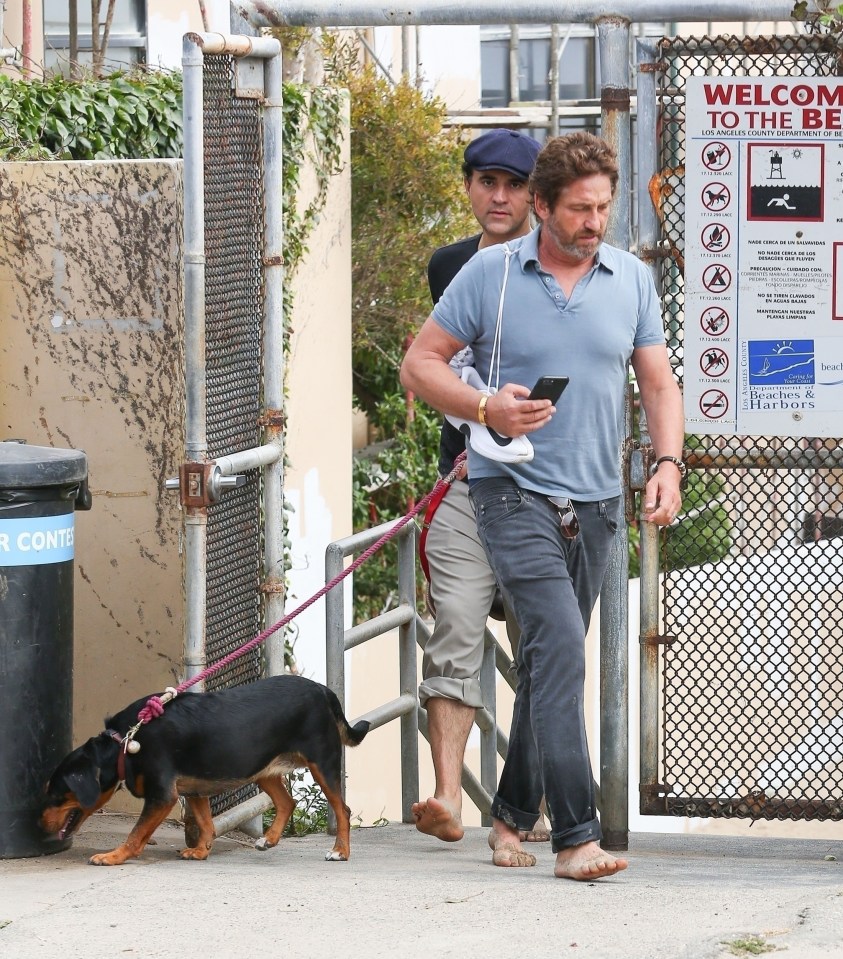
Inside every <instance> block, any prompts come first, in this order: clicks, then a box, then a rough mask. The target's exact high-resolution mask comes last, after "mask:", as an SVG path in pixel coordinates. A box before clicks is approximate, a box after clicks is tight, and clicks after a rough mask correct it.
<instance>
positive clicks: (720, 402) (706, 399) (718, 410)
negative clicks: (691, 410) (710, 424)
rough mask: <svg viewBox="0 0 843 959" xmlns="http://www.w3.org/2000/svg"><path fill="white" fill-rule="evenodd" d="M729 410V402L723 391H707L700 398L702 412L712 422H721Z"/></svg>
mask: <svg viewBox="0 0 843 959" xmlns="http://www.w3.org/2000/svg"><path fill="white" fill-rule="evenodd" d="M728 410H729V400H728V397H727V396H726V394H725V393H724V392H723V391H722V390H706V391H705V393H703V395H702V396H701V397H700V412H701V413H702V414H703V416H707V417H708V418H709V419H710V420H719V419H720V417H721V416H725V415H726V413H727V412H728Z"/></svg>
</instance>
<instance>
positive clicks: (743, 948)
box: [722, 936, 776, 956]
mask: <svg viewBox="0 0 843 959" xmlns="http://www.w3.org/2000/svg"><path fill="white" fill-rule="evenodd" d="M722 945H724V946H726V948H727V949H728V950H729V952H731V953H732V955H733V956H760V955H762V954H763V953H765V952H775V951H776V947H775V946H774V945H772V944H771V943H769V942H767V941H766V940H765V939H764V937H763V936H744V937H743V938H742V939H732V940H730V941H728V942H723V943H722Z"/></svg>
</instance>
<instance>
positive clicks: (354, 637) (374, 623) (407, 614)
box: [345, 603, 416, 651]
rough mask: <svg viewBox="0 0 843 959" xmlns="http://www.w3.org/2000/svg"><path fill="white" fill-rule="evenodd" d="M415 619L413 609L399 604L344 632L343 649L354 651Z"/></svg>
mask: <svg viewBox="0 0 843 959" xmlns="http://www.w3.org/2000/svg"><path fill="white" fill-rule="evenodd" d="M415 618H416V610H415V607H413V606H409V605H407V604H404V603H400V604H399V605H398V606H396V607H395V608H394V609H389V610H387V611H386V612H385V613H381V614H380V615H379V616H375V618H374V619H367V620H366V621H365V622H363V623H358V624H357V625H356V626H352V627H351V628H350V629H347V630H346V631H345V649H346V651H347V650H349V649H354V647H355V646H360V645H361V643H365V642H367V641H368V640H370V639H374V638H375V636H382V635H383V634H384V633H388V632H389V631H390V630H391V629H398V628H400V627H401V626H404V625H405V624H406V623H409V622H410V621H411V620H412V621H414V620H415Z"/></svg>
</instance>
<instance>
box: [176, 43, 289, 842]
mask: <svg viewBox="0 0 843 959" xmlns="http://www.w3.org/2000/svg"><path fill="white" fill-rule="evenodd" d="M212 56H215V57H228V58H231V71H232V87H233V89H232V97H233V98H236V97H238V96H239V97H242V98H244V99H247V100H251V101H255V102H256V103H257V110H258V113H259V122H260V127H261V131H262V136H261V140H262V142H261V144H260V147H261V151H262V155H261V158H260V166H261V170H260V171H259V174H258V175H259V177H260V182H261V186H262V201H263V223H262V224H257V225H255V229H256V230H257V231H259V232H260V234H261V235H260V236H258V237H257V239H256V242H257V245H258V247H259V249H260V252H261V262H260V264H257V265H253V266H256V268H257V269H258V270H259V273H260V275H259V280H258V283H257V284H256V286H259V288H260V294H259V298H260V301H261V302H260V310H261V315H260V316H259V317H255V322H256V323H259V324H260V349H259V353H260V355H259V356H258V357H257V358H256V364H255V365H254V367H253V368H252V369H251V370H250V376H251V377H253V379H254V383H255V385H256V388H257V384H260V389H262V395H261V397H260V403H259V405H260V416H259V417H257V418H256V422H255V423H254V424H253V427H254V433H255V436H257V435H258V434H259V433H261V432H262V436H263V442H262V443H260V444H259V445H255V446H252V447H248V448H245V449H239V450H235V451H232V452H230V453H228V454H227V455H215V456H209V444H208V425H209V422H208V417H209V415H210V411H209V404H208V377H207V373H208V370H207V365H206V364H207V355H208V354H207V348H208V341H207V337H206V332H207V331H206V322H205V320H206V297H205V293H206V265H207V262H208V260H207V258H206V223H205V206H206V194H205V185H206V184H205V173H206V169H205V162H206V158H205V152H206V151H205V147H206V143H205V136H204V130H205V117H204V116H203V89H204V80H203V71H204V68H205V65H206V58H208V57H212ZM182 65H183V71H184V244H183V268H184V291H185V292H184V297H185V462H184V464H183V465H182V466H181V468H180V471H179V478H178V479H177V480H171V481H168V486H169V487H170V488H178V489H179V495H180V500H181V504H182V507H183V509H184V514H185V543H184V547H185V604H186V615H185V649H184V658H185V667H186V672H187V677H186V678H191V677H193V676H195V675H197V674H198V673H200V672H202V670H203V669H204V668H205V666H206V664H207V661H208V652H207V643H206V640H207V607H208V601H209V598H210V593H209V578H208V555H209V544H208V524H209V516H213V511H214V509H215V508H217V509H219V505H218V504H219V503H220V500H221V498H222V497H223V495H226V496H228V497H232V498H236V497H237V496H238V495H239V494H240V487H241V486H244V485H246V483H247V482H248V483H249V484H251V486H252V488H253V490H256V492H255V493H254V495H255V497H256V500H255V503H254V504H253V506H254V510H257V511H259V512H260V513H261V514H262V520H263V522H262V528H261V530H260V535H261V537H262V541H263V562H262V565H263V571H262V581H260V582H256V583H255V585H256V591H257V595H256V596H255V597H254V599H253V602H254V603H256V604H258V610H257V617H259V618H262V619H263V621H264V622H267V621H268V622H277V621H278V620H280V619H281V618H282V617H283V613H284V592H283V576H284V569H283V453H284V448H283V434H282V423H283V412H284V411H283V381H284V380H283V374H284V356H283V306H282V304H283V259H282V256H283V247H282V239H283V230H282V213H281V196H282V180H281V162H282V149H281V144H282V129H283V127H282V100H281V90H282V74H281V45H280V43H279V42H278V41H277V40H275V39H272V38H259V37H226V36H222V35H220V34H195V33H189V34H186V35H185V37H184V40H183V58H182ZM273 198H274V202H273ZM255 484H257V485H255ZM226 490H230V491H231V492H228V493H226V492H225V491H226ZM254 510H253V511H254ZM230 561H231V563H232V565H235V564H236V563H237V562H238V560H237V559H236V558H235V557H233V556H232V557H231V560H230ZM247 562H248V560H247ZM247 574H248V570H247ZM254 578H255V580H259V579H261V577H260V576H259V575H258V574H257V571H256V573H255V577H254ZM210 588H211V589H214V591H215V593H219V591H220V589H221V587H220V585H219V584H211V585H210ZM261 598H263V603H262V604H261V603H260V600H261ZM246 628H247V629H248V628H249V627H248V626H247V627H246ZM232 632H233V630H232ZM253 635H254V634H253V633H252V634H250V635H246V636H244V637H239V638H235V643H236V642H238V641H239V639H241V638H242V640H243V641H246V640H248V639H251V638H252V636H253ZM261 671H262V672H266V673H268V674H269V675H278V674H280V673H282V672H283V671H284V639H283V636H282V635H278V634H275V635H273V636H272V637H270V638H269V639H268V640H267V642H266V646H265V650H264V653H263V668H262V670H261ZM198 686H201V684H197V687H198ZM269 805H271V801H270V800H269V797H267V796H265V795H264V794H262V793H261V794H258V795H257V796H252V798H249V799H247V800H246V801H245V802H241V803H239V804H237V805H234V806H230V807H229V808H225V805H224V804H223V807H222V808H223V810H224V811H223V812H222V813H221V814H219V815H217V816H216V817H215V819H214V827H215V830H216V832H217V834H221V833H223V832H225V831H226V830H228V829H232V828H234V827H235V826H237V825H240V824H241V823H244V822H245V821H247V820H250V819H253V818H254V817H256V816H258V815H259V814H260V813H261V812H262V811H263V810H264V809H266V808H268V807H269ZM218 808H219V807H218Z"/></svg>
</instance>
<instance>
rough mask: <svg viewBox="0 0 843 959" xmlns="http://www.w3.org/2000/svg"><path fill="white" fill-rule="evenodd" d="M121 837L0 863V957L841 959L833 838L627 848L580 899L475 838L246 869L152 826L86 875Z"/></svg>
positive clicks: (360, 849)
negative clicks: (134, 854) (125, 852)
mask: <svg viewBox="0 0 843 959" xmlns="http://www.w3.org/2000/svg"><path fill="white" fill-rule="evenodd" d="M133 821H134V819H133V817H130V816H125V815H122V814H108V813H105V814H97V815H96V816H94V817H92V819H91V820H89V821H88V823H86V824H85V826H83V828H82V832H81V833H80V835H78V836H77V837H76V838H75V839H74V842H73V845H72V846H71V848H70V849H67V850H65V851H64V852H60V853H57V854H56V855H53V856H43V857H38V858H32V859H15V860H0V957H3V959H35V957H39V959H40V957H45V959H46V957H50V959H122V957H128V959H131V957H133V956H137V957H143V959H164V957H166V959H174V957H178V959H208V957H225V959H240V957H243V959H246V957H253V956H264V955H269V954H273V955H277V956H280V957H284V959H319V957H324V956H330V957H342V959H380V957H384V959H386V957H389V959H394V957H402V959H433V957H452V956H453V957H460V959H486V957H489V959H492V957H498V956H513V955H514V956H517V957H528V956H529V957H531V959H533V957H535V959H544V957H558V956H570V957H577V956H580V957H589V959H591V957H594V959H615V957H617V959H656V957H658V959H707V957H712V959H716V957H724V959H725V957H727V956H732V955H742V956H749V955H756V954H758V951H759V950H761V949H762V948H764V947H765V946H769V947H770V950H769V951H772V950H773V949H775V950H777V951H784V952H785V954H786V957H787V959H837V957H841V959H843V843H841V842H840V841H835V840H830V841H825V840H818V839H771V838H764V837H759V838H738V837H734V836H695V835H663V834H643V833H642V834H633V835H632V836H631V837H630V849H629V853H628V857H629V859H630V868H629V869H628V870H627V871H626V872H624V873H622V874H620V875H619V876H617V877H615V878H613V879H608V880H601V881H599V882H595V883H582V884H580V883H575V882H571V881H569V880H558V879H553V878H552V868H553V854H552V852H551V851H550V848H549V846H548V845H546V844H540V845H539V844H537V845H536V846H534V847H531V848H533V849H534V850H535V851H536V852H537V854H538V857H539V862H538V865H537V866H536V867H535V868H533V869H500V868H495V867H493V866H492V865H491V861H490V853H489V850H488V848H487V846H486V832H487V831H486V830H485V829H480V828H473V829H470V830H468V832H467V834H466V837H465V838H464V839H463V840H462V841H461V842H459V843H455V844H452V845H446V844H443V843H439V842H437V841H436V840H432V839H429V838H427V837H424V836H421V835H420V834H419V833H417V832H416V830H415V829H414V828H413V827H412V826H407V825H401V824H390V825H387V826H383V827H366V828H360V829H355V830H354V831H353V832H352V837H351V839H352V858H351V860H350V861H349V862H347V863H332V862H325V861H324V859H323V856H324V854H325V852H326V851H327V850H328V849H329V848H330V846H331V844H332V841H331V839H330V838H329V837H327V836H325V835H314V836H307V837H305V838H303V839H285V840H282V843H281V844H280V845H279V846H278V847H277V848H276V849H274V850H270V851H268V852H264V853H261V852H258V851H256V850H255V849H253V848H251V846H252V843H251V840H248V839H247V838H246V837H245V836H242V834H239V833H234V834H231V835H230V836H225V837H223V838H222V839H220V840H218V841H217V843H216V845H215V847H214V850H213V852H212V854H211V857H210V859H208V860H207V861H206V862H204V863H193V862H182V861H180V860H178V859H177V857H176V850H177V849H178V848H179V847H180V846H181V845H183V833H182V831H181V829H180V827H179V826H178V825H177V824H176V823H174V822H168V823H165V825H164V826H163V827H162V828H161V829H160V830H159V831H158V833H157V836H156V838H157V840H158V842H157V845H155V846H154V847H148V848H147V850H146V851H145V853H144V855H143V856H142V857H141V859H139V860H136V861H134V862H130V863H127V864H125V865H123V866H116V867H111V868H107V867H94V866H89V865H87V862H86V860H87V858H88V856H90V855H91V854H92V853H93V852H98V851H102V850H104V849H109V848H112V847H113V846H115V845H117V844H118V843H119V842H120V841H121V840H122V838H123V837H125V835H126V833H127V832H128V830H129V828H130V827H131V824H132V822H133ZM730 947H731V950H732V951H730ZM735 950H737V951H735Z"/></svg>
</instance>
